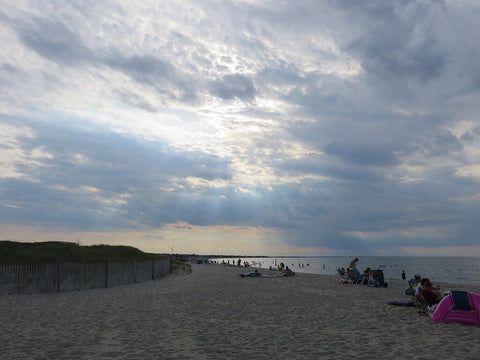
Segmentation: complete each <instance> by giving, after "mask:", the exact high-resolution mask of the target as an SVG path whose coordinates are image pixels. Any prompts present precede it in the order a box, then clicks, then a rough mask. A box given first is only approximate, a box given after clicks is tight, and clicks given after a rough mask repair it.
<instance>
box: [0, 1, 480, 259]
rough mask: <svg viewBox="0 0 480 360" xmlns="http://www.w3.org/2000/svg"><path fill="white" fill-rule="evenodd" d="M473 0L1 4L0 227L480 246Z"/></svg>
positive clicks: (280, 242) (2, 232)
mask: <svg viewBox="0 0 480 360" xmlns="http://www.w3.org/2000/svg"><path fill="white" fill-rule="evenodd" d="M479 18H480V2H478V1H475V0H451V1H450V0H445V1H435V0H431V1H428V0H422V1H416V0H412V1H406V0H401V1H395V0H392V1H357V0H345V1H327V0H317V1H301V2H298V1H282V0H274V1H268V0H261V1H254V0H245V1H240V0H238V1H237V0H230V1H203V0H194V1H176V0H175V1H168V0H167V1H149V0H144V1H135V2H134V1H129V0H125V1H115V0H106V1H100V2H99V1H89V0H85V1H68V2H66V1H63V0H60V1H56V0H48V1H42V0H39V1H25V0H11V1H8V0H7V1H2V2H1V3H0V50H1V51H0V169H1V172H0V238H1V239H8V240H16V241H29V242H30V241H48V240H56V241H71V242H76V243H79V244H82V245H92V244H112V245H130V246H135V247H138V248H140V249H141V250H143V251H148V252H156V253H170V252H174V253H196V254H244V255H379V256H396V255H432V256H442V255H445V256H480V235H479V234H480V221H479V215H480V186H479V185H480V141H479V140H480V139H479V138H480V121H479V118H478V117H479V114H480V111H479V110H480V45H479V43H478V39H479V36H480V22H479V21H478V19H479Z"/></svg>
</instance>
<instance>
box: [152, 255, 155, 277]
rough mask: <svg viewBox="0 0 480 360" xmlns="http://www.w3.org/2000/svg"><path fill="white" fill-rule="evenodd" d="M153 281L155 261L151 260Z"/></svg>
mask: <svg viewBox="0 0 480 360" xmlns="http://www.w3.org/2000/svg"><path fill="white" fill-rule="evenodd" d="M154 279H155V259H153V260H152V280H154Z"/></svg>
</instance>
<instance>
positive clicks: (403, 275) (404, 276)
mask: <svg viewBox="0 0 480 360" xmlns="http://www.w3.org/2000/svg"><path fill="white" fill-rule="evenodd" d="M406 278H407V275H405V270H402V279H403V280H405V279H406Z"/></svg>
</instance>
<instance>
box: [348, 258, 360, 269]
mask: <svg viewBox="0 0 480 360" xmlns="http://www.w3.org/2000/svg"><path fill="white" fill-rule="evenodd" d="M357 262H358V258H357V257H356V258H355V259H353V260H352V261H351V262H350V266H349V267H348V268H349V269H350V270H353V269H355V268H356V267H357Z"/></svg>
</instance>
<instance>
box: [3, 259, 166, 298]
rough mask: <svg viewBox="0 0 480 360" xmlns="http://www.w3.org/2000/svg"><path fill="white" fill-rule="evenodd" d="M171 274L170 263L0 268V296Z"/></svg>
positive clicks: (129, 281)
mask: <svg viewBox="0 0 480 360" xmlns="http://www.w3.org/2000/svg"><path fill="white" fill-rule="evenodd" d="M170 272H171V260H170V259H165V260H150V261H134V262H131V263H110V262H108V263H99V264H77V263H65V264H31V265H4V264H0V295H7V294H30V293H40V292H61V291H70V290H81V289H90V288H99V287H109V286H115V285H122V284H131V283H134V282H142V281H147V280H153V279H156V278H158V277H162V276H165V275H167V274H169V273H170Z"/></svg>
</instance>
